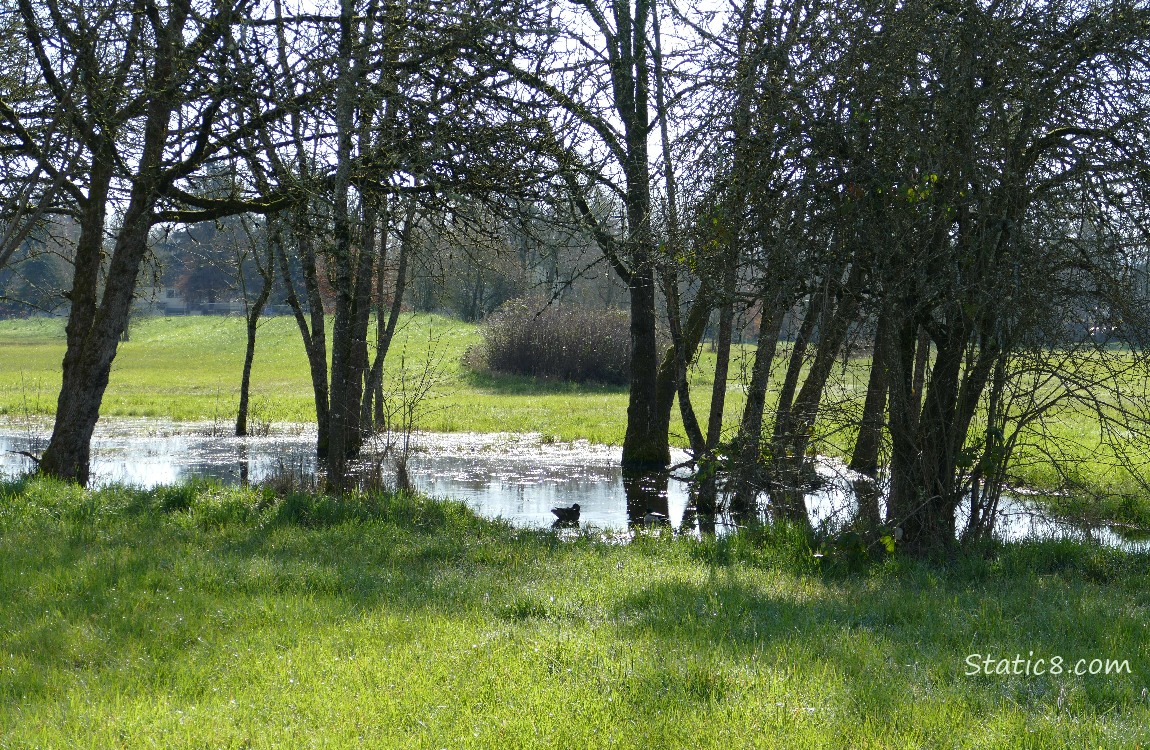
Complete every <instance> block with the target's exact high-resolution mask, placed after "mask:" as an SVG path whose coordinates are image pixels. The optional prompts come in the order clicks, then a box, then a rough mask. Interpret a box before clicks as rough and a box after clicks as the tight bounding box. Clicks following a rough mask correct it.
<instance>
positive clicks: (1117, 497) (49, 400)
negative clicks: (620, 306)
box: [0, 315, 1150, 528]
mask: <svg viewBox="0 0 1150 750" xmlns="http://www.w3.org/2000/svg"><path fill="white" fill-rule="evenodd" d="M372 335H374V334H372ZM244 340H245V334H244V321H243V320H242V319H241V318H235V317H231V318H228V317H186V318H145V319H140V320H136V321H134V322H133V324H132V327H131V336H130V340H129V341H127V342H124V343H123V344H121V346H120V349H119V353H118V354H117V356H116V360H115V362H114V363H113V370H112V376H111V382H110V384H109V387H108V391H107V393H106V395H105V397H104V403H103V409H102V412H101V413H102V414H103V415H105V416H108V417H152V418H165V419H172V420H177V421H214V422H217V423H219V424H220V425H221V426H223V427H224V428H226V426H227V425H228V424H229V423H231V422H232V421H233V420H234V418H235V412H236V408H237V406H238V403H239V382H240V373H241V370H242V366H243V356H244ZM479 341H480V336H479V332H478V327H477V326H475V325H470V324H466V323H461V322H459V321H457V320H452V319H450V318H444V317H440V316H435V315H405V316H404V317H403V319H402V322H401V324H400V328H399V332H398V334H397V337H396V340H395V342H394V344H393V346H392V349H391V352H390V353H389V356H388V367H387V373H388V375H387V382H388V389H389V391H394V390H396V389H397V388H398V386H397V383H398V382H399V381H400V380H401V374H400V373H401V370H402V371H404V372H405V373H406V375H405V377H406V378H407V379H408V380H410V379H411V378H416V377H419V376H420V375H421V374H422V373H423V372H425V371H432V372H434V380H435V385H434V388H433V396H432V397H431V398H429V399H427V400H426V401H425V402H424V408H423V410H422V413H421V416H420V418H419V422H420V424H419V427H421V428H423V429H426V430H432V431H443V432H460V431H472V432H540V433H544V434H545V435H549V436H551V437H553V438H554V439H556V440H561V441H571V440H578V439H587V440H590V441H591V442H594V443H606V444H614V445H618V444H620V443H621V442H622V440H623V435H624V433H625V431H626V408H627V392H626V388H625V387H619V386H603V385H593V384H592V385H577V384H572V383H560V382H550V381H544V380H537V379H532V378H524V377H515V376H502V375H493V374H488V373H476V372H473V371H472V370H470V369H468V368H467V367H465V366H463V365H462V364H461V360H462V359H463V357H464V353H465V352H466V351H467V349H468V347H470V346H473V345H475V344H477V343H478V342H479ZM753 353H754V350H753V347H751V346H736V347H735V353H734V361H733V363H732V368H731V371H732V382H731V384H730V385H729V386H728V394H727V400H726V408H725V413H726V419H725V422H726V424H727V425H731V426H733V425H735V424H737V421H738V418H739V415H740V413H741V409H742V405H743V401H744V396H743V389H742V386H741V383H742V382H745V375H746V372H747V370H749V367H750V360H751V358H752V357H753ZM63 355H64V328H63V321H62V320H58V319H42V318H41V319H29V320H9V321H2V322H0V415H3V416H5V417H6V418H8V419H10V420H17V421H18V420H21V419H25V418H29V417H36V416H40V417H43V416H48V415H51V414H52V413H53V412H54V409H55V400H56V395H57V391H58V388H59V384H60V375H59V371H60V363H61V361H62V359H63ZM429 360H430V362H431V364H430V365H428V362H429ZM869 364H870V363H869V360H868V359H866V358H857V359H851V360H847V361H845V362H843V363H842V364H841V365H840V366H839V369H838V371H837V372H836V375H835V376H834V377H833V378H832V383H831V385H830V386H828V390H827V394H826V397H825V399H824V409H825V415H824V417H823V418H822V422H821V425H820V433H821V435H822V441H821V442H820V443H819V449H820V451H822V452H823V453H827V454H830V455H840V456H841V455H846V454H848V453H849V451H850V450H851V447H852V446H853V440H854V428H853V427H852V425H853V424H855V423H857V419H858V416H859V413H860V412H861V402H862V398H863V394H864V393H865V389H866V380H867V377H868V373H869ZM429 368H430V369H429ZM713 368H714V355H713V354H712V353H711V352H710V351H709V349H708V347H707V346H704V347H703V348H702V352H701V354H700V356H699V358H698V361H697V362H696V363H695V366H694V367H693V368H692V370H691V375H690V377H691V387H692V396H693V400H694V404H695V409H696V413H697V414H699V415H700V418H703V419H705V417H706V414H707V411H708V409H709V406H710V396H711V384H712V378H711V373H712V372H713ZM782 369H783V368H782V367H781V366H779V367H776V368H775V371H776V372H775V373H774V375H775V376H776V378H778V377H781V370H782ZM1140 387H1145V384H1142V385H1141V386H1140ZM774 391H775V392H776V393H777V388H775V389H774ZM768 408H770V404H768ZM251 409H252V418H253V419H254V420H256V421H258V422H264V423H271V424H277V423H278V424H283V423H292V422H308V421H311V420H313V419H314V418H315V407H314V400H313V396H312V389H311V381H310V376H309V371H308V367H307V361H306V357H305V354H304V350H303V344H302V343H301V340H300V335H299V331H298V329H297V328H296V324H295V321H294V319H293V318H290V317H277V318H269V319H265V320H264V321H263V322H262V323H261V325H260V329H259V336H258V339H257V351H256V359H255V365H254V368H253V374H252V406H251ZM671 431H672V441H673V442H674V443H675V444H676V445H679V446H685V445H686V439H685V437H684V435H683V429H682V423H681V421H680V418H679V412H678V409H677V408H676V409H675V410H674V412H673V414H672V428H671ZM1043 440H1044V442H1046V443H1048V444H1050V445H1055V446H1057V447H1058V449H1059V450H1061V451H1064V452H1066V451H1069V452H1070V453H1074V452H1077V453H1078V454H1080V456H1081V459H1080V460H1079V462H1078V463H1077V465H1076V466H1075V467H1074V475H1073V476H1072V477H1071V478H1072V479H1073V480H1074V481H1075V482H1076V483H1077V484H1078V485H1079V486H1080V487H1083V488H1087V490H1088V491H1087V492H1085V493H1081V494H1074V493H1071V494H1063V495H1059V496H1056V497H1053V498H1051V499H1048V500H1047V501H1046V502H1048V503H1050V504H1051V506H1052V507H1055V508H1056V509H1057V510H1058V511H1059V512H1060V513H1063V514H1064V515H1067V516H1072V517H1076V518H1087V519H1091V520H1111V521H1117V522H1119V523H1123V524H1129V525H1132V526H1141V527H1144V528H1150V502H1147V499H1146V497H1145V494H1146V493H1145V492H1144V491H1143V489H1142V487H1141V485H1140V484H1139V483H1138V482H1137V481H1136V480H1135V479H1134V478H1133V477H1132V476H1131V475H1130V473H1129V472H1127V471H1125V470H1124V469H1122V468H1118V467H1116V466H1115V465H1114V464H1115V460H1114V459H1115V457H1114V454H1113V452H1112V451H1106V450H1101V451H1100V450H1099V444H1100V437H1099V435H1098V430H1097V428H1096V427H1095V426H1094V424H1093V423H1092V420H1091V417H1090V415H1088V414H1085V413H1075V412H1072V413H1069V414H1064V415H1062V417H1061V418H1060V419H1059V420H1058V421H1057V422H1056V423H1055V425H1054V426H1053V427H1052V430H1051V432H1050V434H1049V435H1048V436H1047V437H1046V438H1044V439H1043ZM1047 447H1048V446H1047V445H1045V444H1037V445H1031V446H1029V447H1028V448H1027V449H1026V450H1024V451H1022V452H1020V460H1019V461H1018V462H1017V466H1016V467H1015V471H1014V476H1015V477H1016V479H1017V480H1018V481H1019V482H1021V483H1023V484H1026V485H1029V486H1031V487H1035V488H1038V489H1051V488H1055V487H1058V486H1059V485H1060V484H1061V483H1062V482H1063V480H1064V477H1062V476H1059V475H1058V474H1057V473H1056V472H1054V471H1052V470H1051V469H1050V468H1049V466H1047V465H1045V464H1044V463H1043V462H1042V461H1041V460H1035V459H1037V458H1040V457H1041V455H1042V454H1043V453H1044V452H1045V451H1046V449H1047ZM1135 453H1137V451H1135ZM1134 458H1135V459H1140V458H1145V457H1142V456H1141V455H1140V454H1138V455H1135V456H1134Z"/></svg>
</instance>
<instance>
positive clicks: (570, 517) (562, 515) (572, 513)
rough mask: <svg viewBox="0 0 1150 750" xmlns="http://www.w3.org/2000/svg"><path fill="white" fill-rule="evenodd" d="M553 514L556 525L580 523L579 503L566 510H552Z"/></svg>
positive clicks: (562, 508)
mask: <svg viewBox="0 0 1150 750" xmlns="http://www.w3.org/2000/svg"><path fill="white" fill-rule="evenodd" d="M551 512H552V513H554V514H555V518H556V523H578V522H579V503H575V504H574V505H572V506H571V507H570V508H564V507H562V506H560V507H558V508H552V509H551Z"/></svg>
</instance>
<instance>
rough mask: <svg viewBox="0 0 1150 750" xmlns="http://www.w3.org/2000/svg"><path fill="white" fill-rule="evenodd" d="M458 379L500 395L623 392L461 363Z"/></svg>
mask: <svg viewBox="0 0 1150 750" xmlns="http://www.w3.org/2000/svg"><path fill="white" fill-rule="evenodd" d="M459 377H460V379H461V380H462V381H463V382H464V383H466V384H467V385H468V386H469V387H471V388H476V389H479V390H482V391H487V392H489V393H492V394H496V395H500V396H541V395H542V396H548V395H582V394H599V395H604V394H625V393H627V386H626V385H615V384H612V383H575V382H571V381H568V380H552V379H549V378H533V377H526V376H523V375H504V374H501V373H494V372H481V371H477V370H472V369H468V368H465V367H461V368H460V371H459Z"/></svg>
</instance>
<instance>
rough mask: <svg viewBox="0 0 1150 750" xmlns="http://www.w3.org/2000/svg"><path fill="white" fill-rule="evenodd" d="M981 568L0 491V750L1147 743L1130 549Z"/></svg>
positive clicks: (19, 488) (261, 506) (1023, 549)
mask: <svg viewBox="0 0 1150 750" xmlns="http://www.w3.org/2000/svg"><path fill="white" fill-rule="evenodd" d="M768 533H769V534H771V535H770V536H764V535H763V534H768ZM989 552H990V554H989V555H988V556H981V555H980V556H978V557H974V558H963V557H960V558H955V559H952V560H951V561H950V562H949V563H947V564H946V565H945V566H931V565H926V564H919V563H911V562H907V561H897V560H891V561H888V562H887V563H885V564H882V565H878V566H876V567H871V568H869V569H867V570H865V571H864V572H850V570H849V569H848V567H847V566H846V564H845V563H842V562H839V561H837V560H835V559H834V558H833V557H830V558H823V559H822V560H821V562H820V561H818V560H816V558H814V557H813V556H812V555H811V552H810V550H809V549H808V548H806V547H805V546H804V544H803V543H802V542H801V541H800V540H798V539H797V538H794V537H790V536H788V535H787V534H786V533H785V532H781V531H775V532H757V533H755V532H749V533H747V534H743V535H739V536H736V537H730V538H726V539H718V540H709V541H698V540H693V539H689V538H672V537H670V536H669V535H662V536H660V535H644V536H641V537H640V538H639V539H638V540H637V541H636V542H634V543H632V544H630V545H619V544H611V543H606V542H603V541H597V540H595V539H592V538H588V537H583V538H577V539H574V540H569V541H564V542H561V541H560V540H559V539H558V538H557V537H556V536H554V535H552V534H550V533H545V532H535V531H524V530H514V529H511V528H509V527H507V526H505V525H501V524H499V523H495V522H490V521H483V520H481V519H478V518H476V517H475V516H474V515H472V514H471V513H470V512H469V511H467V509H466V508H465V507H464V506H462V505H460V504H454V503H444V502H435V501H430V500H426V499H423V498H420V497H413V496H400V497H392V496H386V495H377V496H361V497H352V498H346V499H342V500H333V499H327V498H317V497H312V496H307V495H294V496H289V497H287V498H280V497H277V496H275V495H273V494H271V493H270V492H268V491H264V490H258V489H251V488H249V489H225V488H221V487H219V486H215V485H211V484H199V485H185V486H180V487H173V488H162V489H158V490H155V491H152V492H140V491H129V490H125V489H116V488H112V489H106V490H101V491H99V492H93V493H89V492H85V491H82V490H79V489H77V488H75V487H66V486H63V485H59V484H54V483H50V482H47V481H42V480H33V481H27V482H24V483H16V484H7V485H0V747H4V748H8V747H12V748H17V747H59V748H63V747H124V748H142V747H166V748H202V747H213V748H240V747H250V748H270V747H293V748H294V747H328V748H353V747H355V748H358V747H395V748H439V747H453V748H469V747H473V748H534V747H558V748H572V747H579V748H583V747H588V748H599V747H623V748H626V747H667V748H673V747H684V748H688V747H689V748H707V747H715V748H724V750H726V749H728V748H734V747H738V748H744V747H763V748H776V747H787V748H834V749H839V748H988V747H1002V748H1006V747H1009V748H1043V749H1056V748H1075V749H1079V748H1107V749H1108V750H1109V749H1113V748H1138V747H1146V746H1147V743H1150V699H1148V697H1147V696H1148V692H1147V690H1148V687H1150V638H1148V637H1147V623H1148V622H1150V565H1148V563H1150V559H1147V558H1146V557H1145V556H1135V555H1130V554H1128V553H1123V552H1120V551H1116V550H1108V549H1102V548H1098V547H1092V546H1087V545H1077V544H1068V543H1041V544H1026V545H1013V546H1005V547H998V548H994V549H992V550H989ZM1055 658H1058V659H1060V660H1062V661H1060V662H1059V663H1060V664H1061V663H1065V664H1066V667H1067V669H1066V670H1065V671H1062V672H1055V671H1054V670H1051V669H1049V668H1048V667H1049V665H1050V663H1051V662H1052V661H1053V660H1054V659H1055ZM988 659H989V661H987V660H988ZM1095 659H1098V660H1111V661H1115V662H1118V663H1119V664H1121V663H1122V662H1126V663H1127V664H1128V669H1125V670H1123V669H1118V670H1117V671H1113V670H1112V672H1111V674H1105V673H1099V674H1093V675H1092V674H1090V670H1091V667H1090V664H1091V663H1092V662H1093V660H1095ZM1039 660H1043V661H1044V664H1042V665H1039ZM1079 660H1086V662H1085V663H1086V665H1087V666H1086V669H1085V672H1084V673H1083V674H1076V673H1073V668H1074V665H1076V664H1077V663H1078V662H1079ZM1027 662H1029V673H1028V671H1027ZM1003 663H1005V664H1006V667H1002V666H1001V665H1002V664H1003ZM973 664H978V665H979V668H978V670H977V672H972V670H973V666H972V665H973ZM984 665H986V666H984ZM1040 667H1041V671H1042V673H1041V674H1038V672H1039V668H1040Z"/></svg>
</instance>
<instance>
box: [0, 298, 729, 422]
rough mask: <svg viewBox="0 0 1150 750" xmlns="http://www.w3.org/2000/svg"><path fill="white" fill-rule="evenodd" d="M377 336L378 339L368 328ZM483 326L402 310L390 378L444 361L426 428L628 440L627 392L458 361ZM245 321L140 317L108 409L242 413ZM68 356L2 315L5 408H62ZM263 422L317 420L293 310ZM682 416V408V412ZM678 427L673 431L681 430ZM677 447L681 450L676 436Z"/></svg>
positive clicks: (258, 391)
mask: <svg viewBox="0 0 1150 750" xmlns="http://www.w3.org/2000/svg"><path fill="white" fill-rule="evenodd" d="M372 336H374V334H372ZM479 340H480V339H479V334H478V327H477V326H475V325H469V324H466V323H461V322H459V321H457V320H452V319H450V318H444V317H440V316H434V315H405V316H404V318H403V320H402V322H401V323H400V327H399V332H398V334H397V336H396V341H395V343H394V344H393V345H392V349H391V351H390V353H389V355H388V375H389V377H388V380H389V383H394V381H396V380H397V378H398V371H399V370H400V368H401V367H403V368H406V370H407V371H408V373H409V377H414V376H417V375H418V374H419V373H420V372H422V370H423V367H424V363H425V362H426V361H427V360H428V358H429V352H431V355H432V358H433V359H434V360H435V362H436V366H435V372H436V374H437V375H436V381H437V382H436V387H435V397H434V398H432V399H429V400H428V401H427V402H426V406H427V408H426V409H425V410H424V415H423V418H422V420H421V424H420V426H421V427H422V428H424V429H427V430H434V431H442V432H460V431H471V432H542V433H546V434H549V435H553V436H554V437H556V438H558V439H560V440H565V441H566V440H577V439H581V438H583V439H587V440H590V441H592V442H596V443H606V444H615V445H617V444H620V443H621V442H622V440H623V435H624V433H625V432H626V412H627V390H626V388H625V387H618V386H602V385H576V384H570V383H554V382H546V381H538V380H534V379H531V378H522V377H504V376H492V375H488V374H478V373H473V372H471V371H470V370H468V369H467V368H465V367H462V366H461V364H460V360H461V359H462V358H463V354H464V352H465V351H466V350H467V348H468V347H469V346H472V345H474V344H476V343H477V342H478V341H479ZM244 342H245V333H244V321H243V319H242V318H236V317H230V318H228V317H186V318H149V319H143V320H138V321H134V322H133V324H132V327H131V335H130V340H129V341H127V342H124V343H122V344H121V345H120V349H119V352H118V353H117V355H116V359H115V362H114V363H113V365H112V376H111V380H110V383H109V386H108V391H107V394H106V395H105V397H104V403H103V409H102V411H101V414H103V415H105V416H109V417H157V418H168V419H174V420H179V421H203V420H222V421H224V422H226V421H229V420H234V418H235V411H236V408H237V406H238V404H239V385H240V375H241V372H242V369H243V359H244ZM63 357H64V323H63V321H62V320H56V319H43V318H40V319H30V320H19V321H2V322H0V414H2V415H6V416H8V417H9V418H14V417H21V416H24V415H50V414H52V413H54V411H55V405H56V395H57V392H58V389H59V386H60V365H61V362H62V360H63ZM713 360H714V357H713V355H711V354H709V353H706V352H705V353H704V354H703V357H702V359H701V360H700V366H699V367H698V368H697V369H696V374H695V384H696V387H697V398H698V401H699V405H698V408H700V409H705V408H707V406H708V404H709V400H710V384H711V380H710V378H708V377H707V375H706V373H708V372H710V370H711V369H712V368H713V364H712V366H711V367H708V366H707V365H708V363H713ZM731 396H732V398H731V399H729V401H730V402H731V403H729V405H728V406H729V408H728V416H729V419H730V420H731V422H732V423H733V422H734V420H736V419H737V414H738V409H739V408H740V407H741V404H742V398H741V391H740V390H739V389H738V387H736V386H732V388H731ZM252 404H253V407H252V408H253V410H254V414H255V416H256V417H257V418H259V419H262V420H265V421H270V422H273V423H277V422H278V423H283V422H308V421H311V420H314V419H315V402H314V397H313V395H312V388H311V379H310V374H309V371H308V366H307V358H306V355H305V353H304V349H303V344H302V342H301V340H300V334H299V329H298V328H297V327H296V323H295V320H294V319H293V318H290V317H277V318H269V319H265V320H264V321H263V322H262V323H261V325H260V329H259V335H258V338H257V347H256V359H255V364H254V366H253V371H252ZM676 420H677V414H676ZM680 424H681V423H678V422H676V427H675V428H674V430H675V432H676V433H681V432H682V429H681V426H679V425H680ZM676 437H677V439H678V441H679V443H680V444H683V445H685V442H684V440H683V438H682V437H681V434H680V435H677V436H676Z"/></svg>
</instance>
